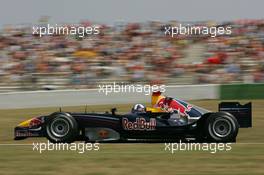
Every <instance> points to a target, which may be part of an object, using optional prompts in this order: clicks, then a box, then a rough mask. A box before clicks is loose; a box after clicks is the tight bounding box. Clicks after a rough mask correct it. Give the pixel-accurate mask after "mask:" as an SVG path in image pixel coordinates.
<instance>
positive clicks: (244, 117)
mask: <svg viewBox="0 0 264 175" xmlns="http://www.w3.org/2000/svg"><path fill="white" fill-rule="evenodd" d="M218 110H219V111H226V112H229V113H231V114H232V115H234V117H236V119H237V121H238V124H239V127H240V128H249V127H252V104H251V102H249V103H247V104H244V105H241V104H240V103H239V102H221V103H220V104H219V106H218Z"/></svg>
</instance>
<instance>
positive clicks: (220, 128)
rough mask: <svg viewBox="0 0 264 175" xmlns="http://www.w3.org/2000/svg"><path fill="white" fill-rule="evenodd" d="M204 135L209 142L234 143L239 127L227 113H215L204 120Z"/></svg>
mask: <svg viewBox="0 0 264 175" xmlns="http://www.w3.org/2000/svg"><path fill="white" fill-rule="evenodd" d="M205 127H206V128H205V129H206V133H207V134H206V135H207V139H208V140H209V141H211V142H224V143H226V142H234V141H235V140H236V136H237V133H238V129H239V125H238V122H237V120H236V118H235V117H234V116H233V115H232V114H230V113H227V112H216V113H213V114H211V115H210V116H209V117H208V118H207V120H206V125H205Z"/></svg>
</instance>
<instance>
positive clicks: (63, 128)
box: [50, 118, 70, 137]
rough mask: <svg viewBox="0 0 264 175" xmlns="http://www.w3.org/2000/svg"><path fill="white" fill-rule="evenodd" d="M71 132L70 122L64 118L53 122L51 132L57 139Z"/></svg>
mask: <svg viewBox="0 0 264 175" xmlns="http://www.w3.org/2000/svg"><path fill="white" fill-rule="evenodd" d="M69 130H70V125H69V122H68V121H67V120H65V119H63V118H56V119H54V120H53V121H52V122H51V125H50V132H51V133H52V135H54V136H55V137H64V136H66V135H67V134H68V132H69Z"/></svg>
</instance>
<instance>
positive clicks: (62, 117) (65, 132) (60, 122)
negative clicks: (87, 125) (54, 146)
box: [46, 112, 78, 143]
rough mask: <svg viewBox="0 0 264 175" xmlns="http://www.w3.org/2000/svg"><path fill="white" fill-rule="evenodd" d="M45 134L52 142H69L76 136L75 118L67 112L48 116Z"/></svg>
mask: <svg viewBox="0 0 264 175" xmlns="http://www.w3.org/2000/svg"><path fill="white" fill-rule="evenodd" d="M46 136H47V138H48V139H49V141H50V142H52V143H71V142H74V141H75V139H76V137H77V136H78V125H77V122H76V120H75V119H74V118H73V117H72V116H71V115H70V114H68V113H63V112H59V113H54V114H51V116H49V117H48V121H47V125H46Z"/></svg>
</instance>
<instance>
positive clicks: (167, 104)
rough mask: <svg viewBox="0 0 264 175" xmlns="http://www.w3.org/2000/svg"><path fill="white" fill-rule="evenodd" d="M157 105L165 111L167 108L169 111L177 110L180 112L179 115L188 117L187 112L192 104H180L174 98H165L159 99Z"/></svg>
mask: <svg viewBox="0 0 264 175" xmlns="http://www.w3.org/2000/svg"><path fill="white" fill-rule="evenodd" d="M157 107H160V108H162V109H164V110H165V111H168V110H169V109H170V110H171V111H177V112H178V114H180V115H181V116H188V117H189V114H188V112H190V111H191V110H192V106H191V105H189V104H187V106H185V105H184V104H182V103H181V102H180V101H178V100H176V99H170V100H165V98H163V99H161V100H160V101H159V102H158V103H157Z"/></svg>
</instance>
